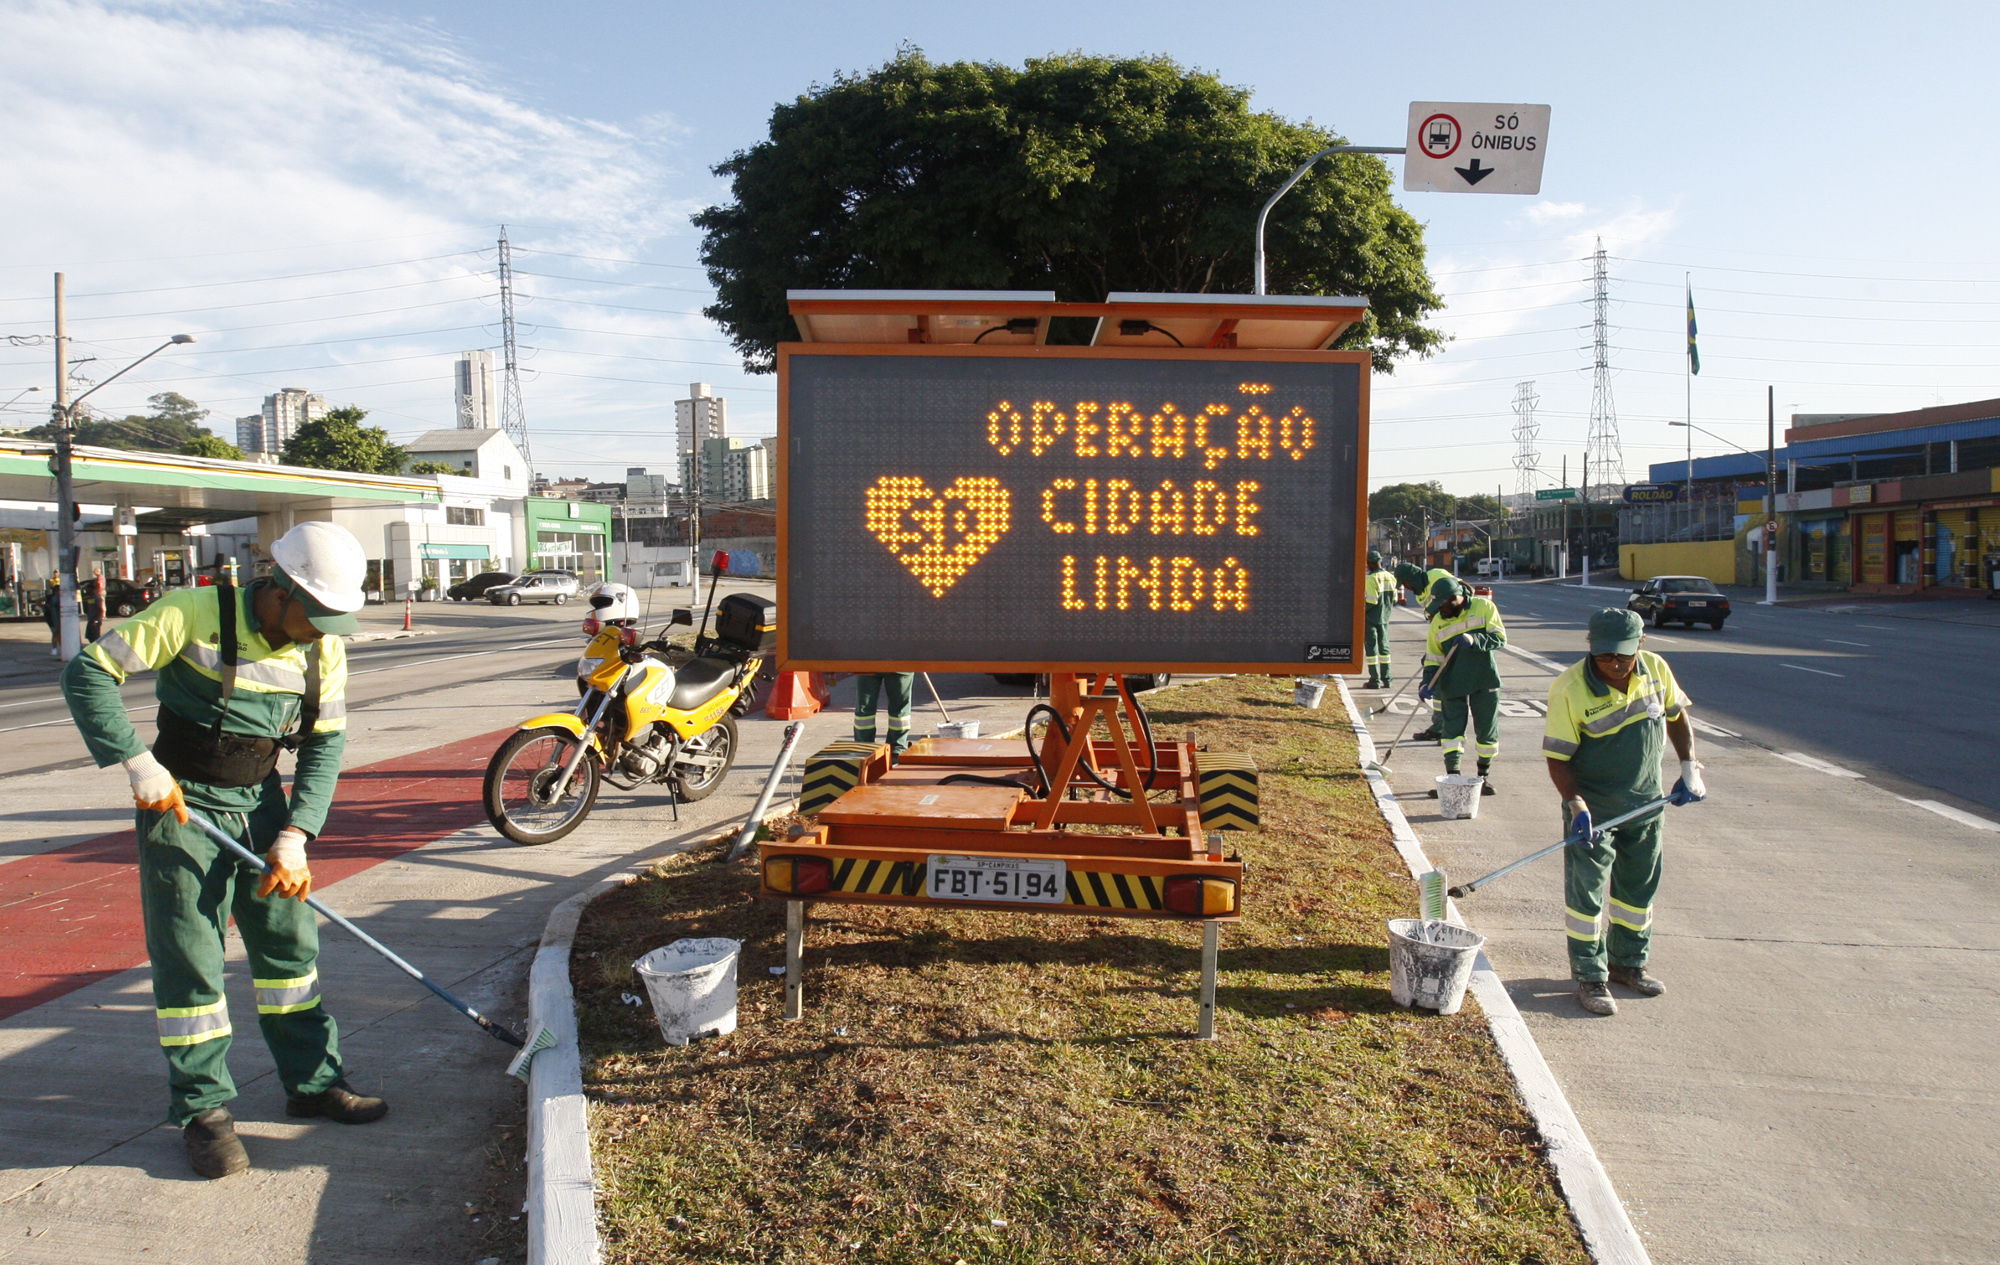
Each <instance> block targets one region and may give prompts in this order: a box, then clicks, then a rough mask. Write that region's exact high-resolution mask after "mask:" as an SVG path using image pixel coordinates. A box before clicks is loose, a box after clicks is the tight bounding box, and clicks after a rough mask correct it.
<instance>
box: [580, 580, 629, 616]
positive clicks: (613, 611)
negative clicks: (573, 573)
mask: <svg viewBox="0 0 2000 1265" xmlns="http://www.w3.org/2000/svg"><path fill="white" fill-rule="evenodd" d="M590 605H591V609H592V611H593V612H594V613H595V614H596V616H597V618H599V619H601V620H606V621H609V620H613V619H638V618H640V617H641V616H640V611H639V595H638V594H637V593H635V592H633V591H632V586H631V585H629V584H618V583H616V582H614V581H610V580H607V581H605V582H604V583H602V584H600V585H598V586H597V587H596V588H595V589H593V590H591V594H590Z"/></svg>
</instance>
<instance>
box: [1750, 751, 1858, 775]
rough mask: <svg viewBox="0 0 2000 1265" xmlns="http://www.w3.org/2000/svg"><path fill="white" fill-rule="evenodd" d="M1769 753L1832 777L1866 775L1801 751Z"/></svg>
mask: <svg viewBox="0 0 2000 1265" xmlns="http://www.w3.org/2000/svg"><path fill="white" fill-rule="evenodd" d="M1771 754H1772V755H1774V756H1776V757H1778V758H1779V759H1780V760H1790V761H1791V762H1792V763H1793V764H1801V765H1804V766H1805V767H1806V768H1808V769H1813V770H1815V771H1817V772H1820V773H1826V774H1829V775H1831V776H1833V777H1851V778H1856V779H1861V778H1865V777H1867V774H1865V773H1856V772H1855V771H1854V770H1853V769H1843V768H1841V767H1840V766H1839V765H1837V764H1828V763H1827V762H1826V761H1825V760H1822V759H1820V758H1819V757H1817V756H1809V755H1807V754H1806V753H1805V752H1803V751H1773V752H1772V753H1771Z"/></svg>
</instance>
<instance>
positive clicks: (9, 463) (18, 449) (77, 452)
mask: <svg viewBox="0 0 2000 1265" xmlns="http://www.w3.org/2000/svg"><path fill="white" fill-rule="evenodd" d="M54 457H55V445H54V444H52V443H45V442H42V441H38V440H24V439H13V438H0V501H28V502H36V503H43V502H48V501H53V500H54V499H55V474H54V472H53V470H52V469H51V462H52V461H53V460H54ZM70 473H71V478H72V481H73V483H74V486H75V495H76V499H77V501H78V502H79V503H81V504H89V505H132V506H146V507H149V509H150V510H151V512H149V513H146V514H143V515H141V516H140V519H139V526H140V529H141V530H143V531H149V532H175V531H180V530H182V529H183V528H184V527H188V526H192V525H193V524H196V523H218V522H227V521H229V520H231V519H238V518H253V517H255V516H257V515H259V514H272V513H280V512H283V511H287V510H290V511H294V512H305V513H317V512H323V511H326V510H335V509H359V508H362V507H364V506H370V505H380V504H383V503H385V502H403V501H435V500H438V499H439V495H440V494H439V491H438V485H437V483H436V481H435V480H429V479H406V478H402V477H400V476H397V475H385V474H353V473H350V472H348V471H345V470H308V469H304V468H301V467H298V466H266V465H258V464H254V463H252V462H247V461H222V460H215V459H211V458H207V457H183V456H179V455H177V454H174V453H162V452H131V451H127V450H125V449H122V448H92V447H85V446H83V445H77V446H75V447H73V448H71V450H70Z"/></svg>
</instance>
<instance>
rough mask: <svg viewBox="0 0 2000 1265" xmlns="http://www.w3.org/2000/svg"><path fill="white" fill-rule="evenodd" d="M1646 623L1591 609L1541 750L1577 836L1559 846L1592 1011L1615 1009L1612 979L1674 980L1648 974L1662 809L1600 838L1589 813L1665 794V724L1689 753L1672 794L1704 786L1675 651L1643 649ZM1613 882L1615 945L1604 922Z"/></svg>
mask: <svg viewBox="0 0 2000 1265" xmlns="http://www.w3.org/2000/svg"><path fill="white" fill-rule="evenodd" d="M1644 633H1645V626H1644V625H1643V624H1642V623H1641V622H1640V619H1639V616H1638V615H1637V614H1636V613H1634V612H1632V611H1627V610H1616V609H1608V610H1601V611H1598V612H1597V613H1596V614H1595V615H1592V616H1591V617H1590V627H1589V638H1590V643H1589V644H1590V656H1589V657H1588V658H1586V659H1583V660H1581V661H1580V662H1577V663H1573V664H1571V665H1570V666H1569V667H1567V668H1565V669H1563V671H1562V673H1561V674H1560V675H1558V676H1557V677H1556V679H1555V680H1554V681H1552V682H1550V683H1549V719H1548V726H1547V728H1546V729H1545V730H1544V731H1543V736H1542V754H1543V755H1545V756H1547V757H1548V765H1549V780H1550V781H1552V782H1554V783H1555V785H1556V790H1557V792H1558V793H1559V794H1561V796H1562V799H1563V824H1564V826H1565V827H1566V828H1567V829H1568V830H1569V832H1570V838H1571V839H1572V840H1573V841H1575V846H1572V847H1569V848H1565V849H1563V903H1564V905H1565V907H1566V908H1565V911H1564V912H1565V915H1566V917H1565V923H1566V924H1567V926H1568V930H1569V968H1570V974H1571V976H1572V977H1573V978H1574V979H1575V980H1576V999H1577V1002H1578V1003H1579V1004H1580V1005H1581V1006H1582V1007H1583V1008H1584V1009H1585V1010H1587V1011H1589V1012H1590V1013H1591V1014H1593V1015H1613V1014H1617V1013H1618V1003H1617V1002H1616V1001H1614V1000H1613V999H1612V996H1611V988H1610V984H1611V983H1617V984H1621V985H1623V986H1624V987H1626V988H1629V989H1631V990H1632V991H1633V992H1635V993H1638V994H1640V995H1641V996H1645V997H1658V996H1659V995H1660V994H1661V993H1664V992H1666V991H1667V986H1666V985H1665V984H1662V983H1661V982H1660V981H1659V980H1657V979H1655V978H1654V977H1653V976H1651V975H1649V974H1647V972H1646V960H1647V957H1648V950H1649V948H1650V946H1651V944H1652V936H1653V896H1654V894H1655V893H1656V892H1658V891H1659V887H1660V824H1661V813H1659V812H1654V813H1652V814H1650V815H1648V816H1645V817H1642V818H1640V819H1638V820H1636V821H1631V822H1627V823H1625V824H1624V825H1621V826H1619V827H1618V828H1617V829H1615V830H1611V831H1609V832H1606V834H1605V836H1604V839H1603V841H1602V842H1600V843H1598V844H1596V845H1592V844H1591V842H1590V836H1591V827H1590V822H1591V819H1592V818H1593V817H1595V818H1596V819H1597V820H1599V821H1603V820H1605V819H1606V818H1608V817H1611V816H1614V815H1616V814H1620V813H1626V812H1630V811H1631V810H1632V809H1634V808H1638V807H1640V806H1641V805H1644V804H1646V803H1647V802H1649V801H1652V800H1657V799H1659V798H1660V756H1661V749H1662V747H1663V746H1664V744H1663V743H1662V742H1661V741H1660V736H1661V734H1662V733H1663V732H1664V733H1665V735H1666V737H1667V738H1669V739H1671V740H1672V742H1673V745H1674V754H1675V755H1676V756H1678V757H1679V759H1680V762H1681V775H1680V780H1679V781H1677V782H1675V783H1674V789H1673V791H1672V792H1671V793H1670V796H1669V798H1670V801H1671V802H1672V803H1675V804H1691V803H1694V802H1695V801H1697V800H1701V799H1704V798H1706V797H1707V795H1708V788H1707V787H1706V786H1704V785H1703V784H1702V780H1701V765H1700V764H1698V763H1696V761H1695V758H1694V726H1693V724H1692V722H1691V721H1690V718H1689V716H1688V697H1687V695H1685V694H1683V693H1682V692H1681V687H1680V683H1679V682H1677V681H1675V680H1674V674H1673V670H1672V669H1670V668H1669V667H1667V661H1666V660H1665V659H1662V658H1661V657H1660V656H1659V655H1657V654H1654V653H1653V652H1652V651H1650V650H1642V649H1640V643H1641V642H1642V641H1643V640H1644ZM1607 880H1608V881H1609V886H1610V896H1611V899H1610V904H1609V914H1610V922H1611V934H1610V942H1609V945H1608V946H1607V944H1606V937H1605V935H1604V933H1603V930H1602V923H1603V921H1604V918H1603V915H1604V914H1605V913H1606V903H1605V887H1606V883H1607ZM1607 947H1608V953H1607ZM1607 957H1608V959H1609V961H1608V964H1607ZM1607 981H1608V982H1607Z"/></svg>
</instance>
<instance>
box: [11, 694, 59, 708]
mask: <svg viewBox="0 0 2000 1265" xmlns="http://www.w3.org/2000/svg"><path fill="white" fill-rule="evenodd" d="M62 701H63V700H62V696H61V695H60V694H58V695H57V696H56V697H54V698H31V699H29V700H28V701H27V702H25V703H0V707H33V706H35V705H36V704H38V703H60V702H62Z"/></svg>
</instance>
